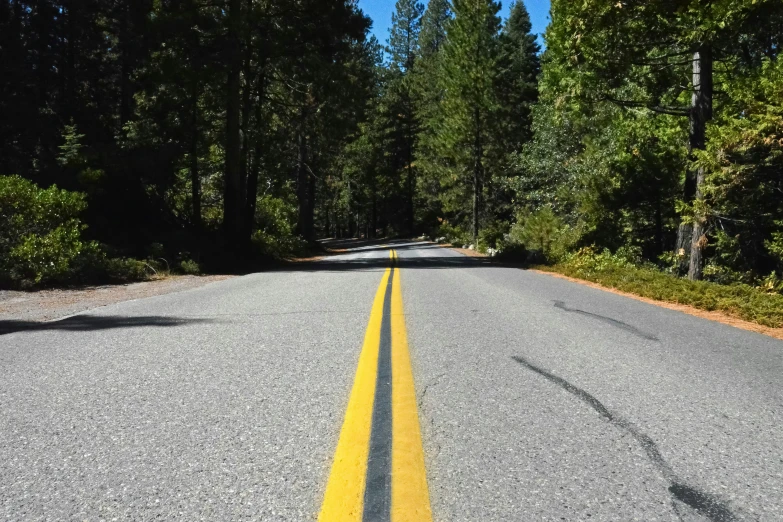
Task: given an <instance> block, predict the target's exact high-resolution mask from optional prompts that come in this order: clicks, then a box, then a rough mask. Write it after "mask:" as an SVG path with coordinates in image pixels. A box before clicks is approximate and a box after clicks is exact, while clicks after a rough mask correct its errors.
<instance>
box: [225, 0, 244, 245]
mask: <svg viewBox="0 0 783 522" xmlns="http://www.w3.org/2000/svg"><path fill="white" fill-rule="evenodd" d="M241 9H242V2H241V0H229V2H228V47H227V57H226V58H227V60H228V64H229V68H228V81H227V85H226V138H225V140H226V164H225V186H224V194H223V227H224V231H225V234H226V239H227V240H228V241H229V244H230V245H232V246H234V247H238V246H239V242H240V234H241V230H240V226H241V225H240V223H241V197H240V196H241V193H242V183H241V180H242V173H241V167H242V143H241V137H240V134H241V133H240V111H241V99H240V98H241V96H240V75H241V72H242V55H241V53H240V36H239V33H240V27H241V23H242V13H241Z"/></svg>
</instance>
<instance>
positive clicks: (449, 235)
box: [435, 220, 473, 247]
mask: <svg viewBox="0 0 783 522" xmlns="http://www.w3.org/2000/svg"><path fill="white" fill-rule="evenodd" d="M435 235H436V237H437V238H440V237H445V238H446V242H447V243H450V244H452V245H454V246H456V247H462V246H463V245H469V244H470V243H471V242H472V241H473V240H472V239H470V237H469V235H468V233H467V232H466V231H465V230H464V229H463V228H462V227H459V226H454V225H452V224H451V223H449V222H448V221H445V220H444V221H443V222H442V223H441V224H440V226H439V227H438V231H437V233H436V234H435Z"/></svg>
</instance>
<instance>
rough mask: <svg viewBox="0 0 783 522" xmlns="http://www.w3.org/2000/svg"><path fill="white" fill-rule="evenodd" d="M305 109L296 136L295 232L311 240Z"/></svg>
mask: <svg viewBox="0 0 783 522" xmlns="http://www.w3.org/2000/svg"><path fill="white" fill-rule="evenodd" d="M306 119H307V118H306V112H305V109H302V117H301V121H300V124H299V131H298V134H297V142H298V151H297V158H296V196H297V202H298V205H299V209H298V210H299V222H298V223H297V232H298V233H299V234H300V235H301V236H302V237H304V238H305V239H306V240H308V241H309V240H310V239H312V231H311V226H310V222H311V220H310V219H308V215H309V209H310V201H309V200H310V180H309V179H308V178H309V175H308V172H307V136H305V128H304V127H305V121H306Z"/></svg>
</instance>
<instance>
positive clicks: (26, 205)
mask: <svg viewBox="0 0 783 522" xmlns="http://www.w3.org/2000/svg"><path fill="white" fill-rule="evenodd" d="M86 207H87V203H86V200H85V196H84V194H81V193H78V192H69V191H67V190H61V189H58V188H57V187H56V186H52V187H50V188H47V189H42V188H40V187H38V186H37V185H35V184H34V183H32V182H30V181H28V180H26V179H24V178H22V177H20V176H0V286H21V287H31V286H40V285H46V284H53V283H86V282H99V281H105V280H106V279H110V280H120V281H130V280H142V279H147V278H148V277H149V276H150V274H151V273H153V270H152V269H151V267H149V266H148V265H147V264H146V263H143V262H140V261H134V260H128V259H108V258H107V257H106V254H105V252H104V251H103V250H102V249H101V247H100V246H99V245H98V243H96V242H95V241H86V240H84V239H83V238H82V231H83V230H84V229H85V228H86V226H85V225H83V224H82V222H81V221H80V219H79V215H80V214H81V213H82V212H83V211H84V210H85V208H86Z"/></svg>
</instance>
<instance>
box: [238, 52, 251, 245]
mask: <svg viewBox="0 0 783 522" xmlns="http://www.w3.org/2000/svg"><path fill="white" fill-rule="evenodd" d="M251 52H252V49H251V48H250V43H249V42H246V43H245V59H244V63H243V66H242V69H243V71H244V73H243V76H244V80H245V85H244V89H242V124H241V125H242V126H241V139H242V154H241V157H240V165H239V175H240V179H239V186H240V194H239V201H240V206H241V207H242V211H241V212H242V218H241V224H240V226H241V228H242V232H241V234H242V242H243V243H244V242H247V241H248V240H249V239H250V234H249V230H248V229H247V221H246V219H245V217H246V209H247V201H248V198H249V197H250V193H249V192H248V189H249V187H248V177H249V174H250V173H249V165H250V108H251V107H250V101H251V98H250V94H251V89H252V88H253V85H252V82H251V81H250V65H251V60H250V58H251Z"/></svg>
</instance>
